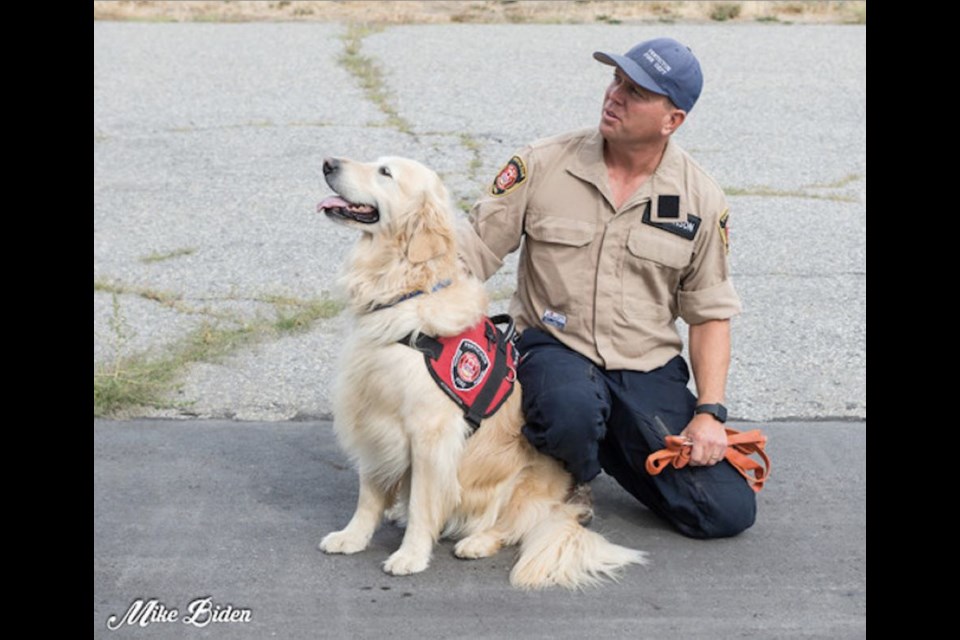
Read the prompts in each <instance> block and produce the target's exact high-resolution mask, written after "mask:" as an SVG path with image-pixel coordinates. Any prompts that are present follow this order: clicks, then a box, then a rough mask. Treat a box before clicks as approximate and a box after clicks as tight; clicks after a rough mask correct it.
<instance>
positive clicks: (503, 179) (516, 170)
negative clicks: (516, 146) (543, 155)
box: [490, 156, 527, 196]
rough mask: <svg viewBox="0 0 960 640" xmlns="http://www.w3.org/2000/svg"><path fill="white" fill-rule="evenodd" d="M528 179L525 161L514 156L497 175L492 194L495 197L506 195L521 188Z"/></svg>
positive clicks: (491, 189) (491, 190)
mask: <svg viewBox="0 0 960 640" xmlns="http://www.w3.org/2000/svg"><path fill="white" fill-rule="evenodd" d="M526 179H527V167H526V165H524V164H523V159H522V158H521V157H520V156H513V157H512V158H510V160H509V161H508V162H507V164H505V165H504V166H503V169H501V170H500V173H498V174H497V177H496V178H495V179H494V181H493V186H492V187H491V188H490V193H491V194H493V195H495V196H502V195H506V194H508V193H510V192H511V191H513V190H514V189H516V188H517V187H518V186H520V184H521V183H522V182H523V181H524V180H526Z"/></svg>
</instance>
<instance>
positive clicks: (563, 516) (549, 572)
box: [510, 504, 647, 589]
mask: <svg viewBox="0 0 960 640" xmlns="http://www.w3.org/2000/svg"><path fill="white" fill-rule="evenodd" d="M580 509H581V508H580V507H578V506H577V505H571V504H560V505H556V506H555V507H554V508H553V509H552V510H551V512H550V514H549V515H548V516H547V517H545V518H544V519H543V520H541V521H540V522H538V523H537V524H536V525H534V526H533V527H532V528H531V529H530V530H529V531H527V532H526V533H525V534H524V536H523V538H522V540H521V541H520V558H519V559H518V560H517V563H516V564H515V565H514V567H513V570H512V571H511V572H510V583H511V584H512V585H513V586H515V587H520V588H522V589H542V588H544V587H551V586H559V587H566V588H568V589H579V588H582V587H585V586H590V585H595V584H597V583H599V582H600V581H601V580H602V579H603V578H610V579H613V580H616V579H617V573H618V570H619V569H621V568H623V567H625V566H627V565H629V564H646V562H647V559H646V556H647V554H646V553H645V552H643V551H637V550H635V549H628V548H626V547H621V546H619V545H616V544H613V543H612V542H609V541H608V540H607V539H606V538H604V537H603V536H602V535H600V534H599V533H597V532H595V531H591V530H589V529H587V528H585V527H584V526H583V525H581V524H580V523H579V522H578V521H577V517H578V516H579V515H580V514H581V511H580Z"/></svg>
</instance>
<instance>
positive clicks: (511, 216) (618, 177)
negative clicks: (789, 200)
mask: <svg viewBox="0 0 960 640" xmlns="http://www.w3.org/2000/svg"><path fill="white" fill-rule="evenodd" d="M593 55H594V58H595V59H597V60H598V61H600V62H602V63H604V64H606V65H610V66H613V67H614V74H613V79H612V81H611V83H610V86H609V87H608V88H607V90H606V93H605V94H604V100H603V108H602V111H601V116H600V124H599V127H598V128H597V129H591V130H586V131H578V132H574V133H568V134H563V135H560V136H556V137H552V138H548V139H545V140H540V141H537V142H534V143H533V144H531V145H529V146H527V147H525V148H524V149H522V150H521V151H519V152H518V153H517V154H516V155H515V156H513V157H512V158H511V159H510V161H509V162H508V163H507V165H506V166H505V167H504V169H503V170H502V171H501V172H500V174H499V175H498V176H497V178H496V179H495V180H494V182H493V184H492V186H491V187H490V189H489V191H488V193H487V194H486V195H485V196H484V197H483V198H481V199H480V200H479V201H478V202H477V203H476V205H475V206H474V207H473V210H472V211H471V214H470V223H471V224H470V227H469V228H467V229H464V230H463V233H462V235H463V245H464V250H463V252H464V253H463V258H464V261H465V262H466V264H467V266H468V268H469V269H470V270H471V271H472V272H473V273H474V274H476V275H478V276H479V277H481V278H483V279H487V278H489V277H490V276H491V275H492V274H493V273H494V272H495V271H496V270H497V269H498V268H499V267H500V266H501V265H502V260H503V258H504V257H505V256H506V255H507V254H509V253H511V252H513V251H515V250H516V249H518V248H519V246H520V243H521V239H523V240H524V245H523V250H522V253H521V256H520V266H519V273H518V278H517V291H516V293H515V294H514V296H513V299H512V301H511V306H510V311H511V313H512V315H513V316H514V317H515V318H516V320H517V325H518V327H519V328H520V329H522V330H523V333H522V336H521V339H520V342H519V345H518V346H519V349H520V353H521V354H522V356H521V362H520V366H519V370H518V378H519V380H520V383H521V386H522V388H523V394H524V401H523V407H524V413H525V419H526V423H525V426H524V428H523V433H524V435H525V436H526V437H527V439H528V440H529V441H530V442H531V443H532V444H533V445H534V446H535V447H537V449H539V450H540V451H543V452H545V453H547V454H550V455H552V456H554V457H555V458H557V459H559V460H561V461H562V462H563V463H564V464H565V465H566V467H567V469H568V470H569V471H570V472H571V473H572V474H573V476H574V478H575V480H576V482H577V483H578V487H577V489H576V490H575V492H574V493H575V495H573V496H572V497H571V499H573V500H581V501H586V500H589V491H588V489H589V485H587V484H586V483H589V481H590V480H592V479H593V478H594V477H596V476H597V475H598V474H599V473H600V471H601V469H603V470H604V471H606V472H607V473H608V474H610V475H611V476H613V477H614V478H615V479H616V480H617V482H618V483H620V485H622V486H623V487H624V488H625V489H626V490H627V491H629V492H630V493H631V494H633V495H634V496H635V497H636V498H637V499H638V500H640V501H641V502H642V503H643V504H645V505H647V507H649V508H650V509H651V510H652V511H654V512H655V513H657V514H659V515H660V516H662V517H664V518H665V519H666V520H667V521H669V522H670V523H671V524H673V525H674V526H675V527H676V528H677V529H678V530H679V531H681V532H682V533H684V534H685V535H688V536H692V537H698V538H712V537H722V536H731V535H735V534H737V533H740V532H741V531H743V530H744V529H746V528H747V527H749V526H751V525H752V524H753V521H754V517H755V512H756V501H755V497H754V493H753V491H752V490H751V489H750V488H749V487H748V485H747V483H746V482H744V480H743V478H742V477H741V476H740V475H738V473H737V472H736V470H734V468H733V467H732V466H730V464H729V463H727V462H726V461H723V462H722V463H721V464H718V462H720V461H722V460H723V456H724V452H725V450H726V434H725V431H724V425H723V423H724V421H725V420H726V409H725V408H724V407H723V404H722V403H723V400H724V393H725V387H726V378H727V370H728V367H729V362H730V321H729V319H730V317H732V316H734V315H736V314H737V313H739V311H740V302H739V299H738V297H737V294H736V292H735V290H734V288H733V285H732V284H731V282H730V279H729V266H728V262H727V251H728V236H727V205H726V201H725V198H724V195H723V193H722V191H721V189H720V188H719V186H718V185H717V184H716V183H715V182H714V181H713V180H712V178H710V177H709V176H708V175H707V174H706V173H705V172H704V171H703V169H701V168H700V167H699V166H698V165H697V164H696V163H695V162H694V161H693V159H692V158H691V157H690V156H689V155H688V154H687V153H686V152H685V151H683V150H682V149H680V147H679V146H677V144H676V143H675V142H673V141H672V140H671V136H672V134H673V133H674V132H675V131H676V130H677V129H678V128H679V127H680V125H682V124H683V122H684V120H685V119H686V117H687V114H688V113H689V112H690V110H691V108H692V107H693V105H694V103H695V102H696V101H697V98H698V97H699V95H700V91H701V88H702V86H703V77H702V74H701V70H700V64H699V62H698V61H697V59H696V57H695V56H694V55H693V53H692V52H691V51H690V50H689V49H688V48H687V47H685V46H684V45H682V44H680V43H679V42H677V41H675V40H672V39H669V38H658V39H654V40H650V41H647V42H643V43H640V44H638V45H637V46H635V47H633V48H632V49H630V51H628V52H627V53H626V55H623V56H621V55H616V54H609V53H602V52H596V53H594V54H593ZM678 317H680V318H683V320H684V321H685V322H687V324H688V325H689V327H690V329H689V336H688V337H689V355H690V363H691V365H692V369H693V374H694V380H695V382H696V388H697V396H696V397H695V396H694V395H693V394H692V393H691V392H690V391H689V390H688V387H687V383H688V381H689V370H688V368H687V364H686V362H685V360H684V359H683V357H682V356H681V355H680V354H681V351H682V339H681V337H680V335H679V333H678V331H677V328H676V325H675V321H676V319H677V318H678ZM668 432H669V433H671V434H680V435H682V436H685V437H687V438H688V439H689V440H690V441H691V442H692V444H693V447H692V454H691V461H690V466H688V467H685V468H683V469H673V468H669V469H667V470H665V471H664V472H663V473H661V474H659V475H658V476H653V477H651V476H650V475H649V474H647V472H646V471H645V469H644V463H645V460H646V457H647V455H649V454H650V453H651V452H652V451H655V450H657V449H659V448H661V447H662V446H663V437H664V436H665V435H666V434H667V433H668Z"/></svg>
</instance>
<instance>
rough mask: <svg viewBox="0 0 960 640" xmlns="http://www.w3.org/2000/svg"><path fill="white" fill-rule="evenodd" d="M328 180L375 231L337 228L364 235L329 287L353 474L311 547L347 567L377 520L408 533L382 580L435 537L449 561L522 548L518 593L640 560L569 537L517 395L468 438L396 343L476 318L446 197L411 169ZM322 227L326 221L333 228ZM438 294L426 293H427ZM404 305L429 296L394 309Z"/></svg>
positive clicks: (412, 561) (589, 536)
mask: <svg viewBox="0 0 960 640" xmlns="http://www.w3.org/2000/svg"><path fill="white" fill-rule="evenodd" d="M337 162H338V163H339V165H338V169H337V171H336V172H335V173H331V175H328V177H327V180H328V182H329V183H330V185H331V187H333V188H334V189H335V190H336V191H337V193H338V194H340V195H341V196H343V198H344V199H346V200H348V201H351V202H356V203H363V204H369V205H375V206H376V207H377V208H378V210H379V213H380V219H379V221H377V222H375V223H372V224H370V223H368V224H364V223H361V222H357V221H351V220H346V221H344V220H338V221H341V222H345V223H346V224H348V225H350V226H353V227H356V228H358V229H360V231H361V232H362V235H361V237H360V239H359V241H358V242H357V244H356V246H355V247H354V249H353V251H352V253H351V255H350V258H349V259H348V261H347V263H346V264H345V267H344V270H343V275H342V279H341V284H342V286H343V288H344V290H345V292H346V295H347V297H348V301H349V308H350V310H351V312H352V313H353V314H354V322H353V331H352V333H351V335H350V337H349V338H348V341H347V343H346V345H345V348H344V350H343V353H342V359H341V362H340V366H339V377H338V380H337V384H336V388H335V392H334V413H335V420H334V428H335V430H336V433H337V436H338V438H339V441H340V443H341V445H342V446H343V448H344V449H345V450H346V451H347V452H348V453H349V455H350V456H351V457H352V459H353V460H354V462H355V463H356V467H357V469H358V471H359V474H360V495H359V499H358V501H357V509H356V512H355V513H354V515H353V517H352V518H351V520H350V522H349V523H348V524H347V526H346V527H345V528H344V529H343V530H341V531H336V532H333V533H330V534H328V535H327V536H326V537H324V538H323V540H322V542H321V543H320V548H321V549H322V550H323V551H325V552H327V553H355V552H358V551H361V550H363V549H364V548H365V547H366V546H367V544H368V543H369V541H370V538H371V536H372V535H373V533H374V531H375V529H376V528H377V526H378V525H379V523H380V521H381V520H382V518H383V516H384V514H385V512H387V510H388V509H389V510H390V511H389V513H388V515H389V516H390V517H393V518H394V519H399V520H405V521H406V532H405V534H404V537H403V542H402V543H401V545H400V548H399V549H398V550H397V551H396V552H394V553H393V554H392V555H391V556H390V557H389V558H388V559H387V561H386V562H385V563H384V567H383V568H384V570H385V571H386V572H387V573H391V574H394V575H404V574H411V573H416V572H419V571H423V570H424V569H426V568H427V566H428V564H429V562H430V557H431V553H432V549H433V546H434V543H435V542H436V540H437V539H438V538H439V537H440V536H441V535H446V536H452V537H455V538H458V539H459V541H458V542H457V543H456V546H455V548H454V552H455V554H456V555H457V556H458V557H460V558H483V557H487V556H490V555H493V554H495V553H496V552H497V551H499V549H500V548H501V547H502V546H504V545H514V544H519V545H520V553H519V558H518V560H517V562H516V564H515V566H514V568H513V570H512V572H511V574H510V581H511V583H512V584H513V585H514V586H517V587H521V588H542V587H547V586H553V585H558V586H563V587H567V588H579V587H582V586H585V585H588V584H591V583H595V582H596V581H598V579H600V578H601V577H603V576H607V577H614V576H615V572H616V570H617V569H619V568H621V567H623V566H624V565H627V564H631V563H636V564H642V563H644V562H645V554H644V553H643V552H641V551H635V550H632V549H627V548H624V547H620V546H617V545H614V544H611V543H610V542H608V541H607V540H606V539H604V538H603V537H602V536H601V535H599V534H597V533H595V532H593V531H590V530H588V529H586V528H584V527H583V526H581V525H580V524H579V523H578V521H577V519H578V517H579V516H581V515H582V510H583V507H579V506H576V505H571V504H566V503H565V502H564V500H565V498H566V496H567V493H568V491H569V490H570V487H571V482H572V481H571V477H570V476H569V474H567V473H566V472H565V471H564V470H563V468H562V466H561V465H560V464H559V463H557V462H556V461H555V460H553V459H552V458H549V457H547V456H544V455H542V454H540V453H538V452H537V451H536V450H535V449H534V448H533V447H532V446H530V444H529V443H528V442H527V441H526V439H525V438H524V437H523V436H522V434H521V433H520V428H521V426H522V416H521V411H520V406H521V393H522V391H521V389H520V388H519V385H517V386H516V387H515V389H514V391H513V394H512V395H511V396H510V398H509V399H508V401H507V402H506V403H505V404H504V405H503V407H501V409H500V410H499V411H498V412H497V413H496V414H495V415H494V416H492V417H491V418H489V419H487V420H485V421H484V422H483V423H482V424H481V426H480V428H479V430H478V431H477V432H476V433H475V434H474V435H473V436H470V437H469V438H468V434H469V429H468V425H467V423H466V421H465V420H464V419H463V414H462V413H461V410H460V409H459V408H458V407H457V406H456V405H455V404H454V403H453V402H452V401H451V400H450V399H449V398H447V396H446V395H445V394H444V393H443V392H442V391H441V390H440V389H439V388H438V387H437V385H436V383H435V382H434V381H433V379H432V378H431V377H430V375H429V373H428V372H427V370H426V367H425V366H424V360H423V355H422V354H421V353H419V352H418V351H415V350H414V349H411V348H409V347H407V346H404V345H401V344H397V340H399V339H401V338H402V337H404V336H406V335H407V334H409V333H411V332H422V333H426V334H429V335H439V336H443V335H455V334H458V333H460V332H461V331H463V330H465V329H467V328H468V327H470V326H473V325H474V324H476V323H477V322H478V321H479V320H480V319H481V318H482V317H483V315H484V314H485V313H486V310H487V304H488V299H487V295H486V293H485V290H484V287H483V285H482V283H480V282H479V281H478V280H476V279H474V278H472V277H469V276H467V275H466V274H465V273H464V272H463V270H462V269H461V268H460V265H459V262H458V259H457V252H456V237H455V233H454V229H453V221H452V217H451V214H450V212H449V205H448V196H447V192H446V189H445V188H444V186H443V184H442V183H441V181H440V179H439V178H438V177H437V175H436V174H435V173H434V172H433V171H431V170H429V169H427V168H426V167H424V166H423V165H420V164H419V163H416V162H414V161H412V160H406V159H402V158H380V159H378V160H377V161H376V162H373V163H359V162H353V161H347V160H338V161H337ZM331 217H332V216H331ZM445 281H449V282H450V284H449V286H446V287H444V288H441V289H439V290H437V291H435V292H431V290H432V289H433V287H434V286H435V285H436V284H437V283H441V282H445ZM413 291H425V292H427V293H425V294H422V295H418V296H416V297H412V298H409V299H407V300H404V301H402V302H399V303H397V304H394V305H392V306H386V307H384V308H380V309H377V310H374V309H375V307H377V305H389V304H390V303H392V302H395V301H397V300H398V299H400V298H401V297H402V296H404V295H405V294H408V293H410V292H413Z"/></svg>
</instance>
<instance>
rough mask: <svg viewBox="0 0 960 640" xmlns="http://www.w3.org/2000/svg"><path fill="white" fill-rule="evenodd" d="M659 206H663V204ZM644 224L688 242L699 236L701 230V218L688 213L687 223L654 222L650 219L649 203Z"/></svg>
mask: <svg viewBox="0 0 960 640" xmlns="http://www.w3.org/2000/svg"><path fill="white" fill-rule="evenodd" d="M657 204H658V205H661V203H657ZM661 206H662V205H661ZM660 217H661V218H662V217H663V213H662V212H661V213H660ZM643 224H648V225H650V226H651V227H656V228H657V229H663V230H664V231H669V232H670V233H672V234H674V235H677V236H680V237H681V238H686V239H687V240H693V239H694V238H695V237H696V236H697V229H699V228H700V218H698V217H697V216H695V215H693V214H692V213H688V214H687V221H686V222H653V221H652V220H651V219H650V203H649V202H648V203H647V208H646V210H645V211H644V212H643Z"/></svg>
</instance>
